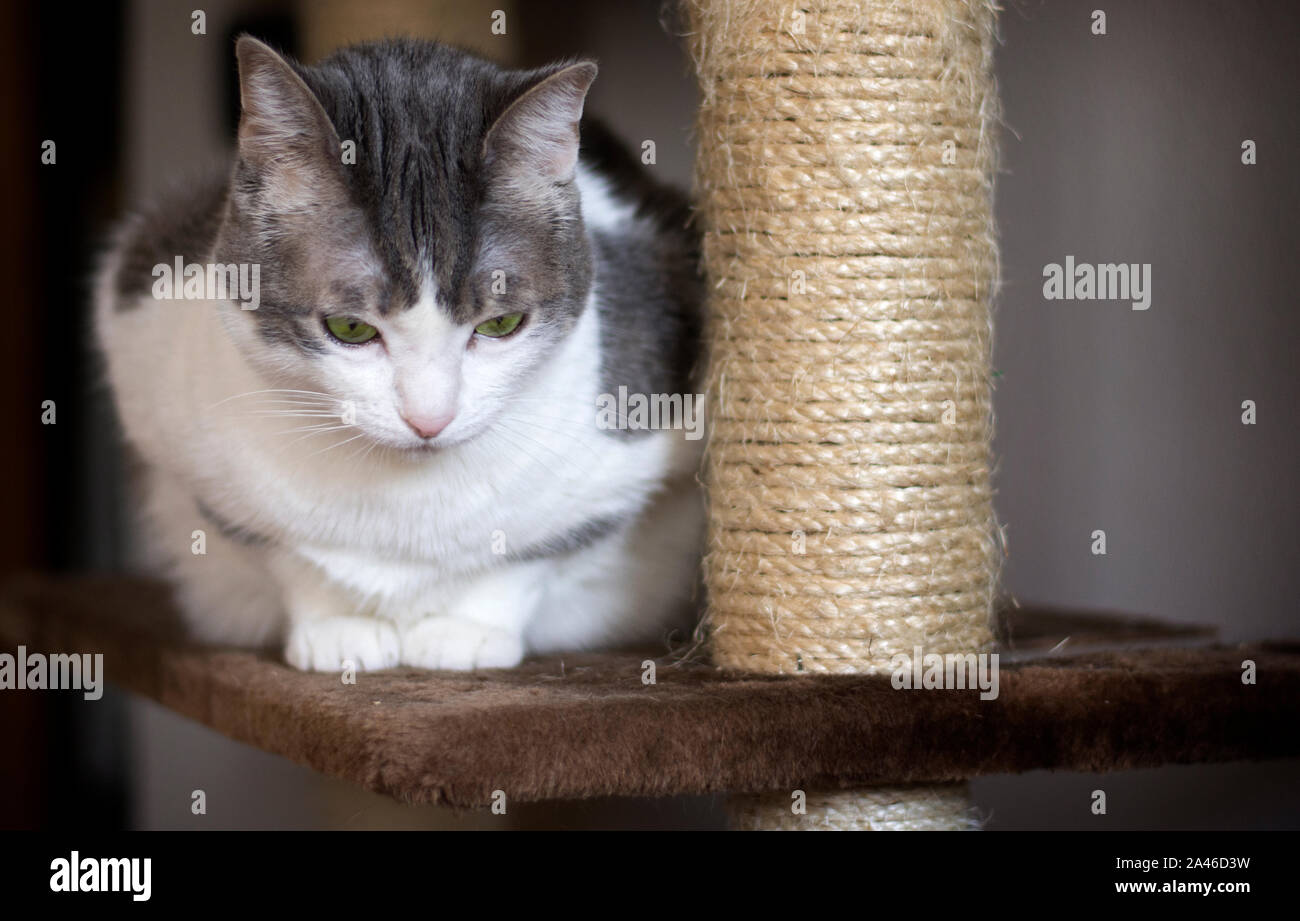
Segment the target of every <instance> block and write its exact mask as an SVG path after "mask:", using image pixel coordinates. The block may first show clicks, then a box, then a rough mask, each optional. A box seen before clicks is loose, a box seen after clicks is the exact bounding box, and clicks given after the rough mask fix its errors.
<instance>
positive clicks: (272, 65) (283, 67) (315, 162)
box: [235, 35, 340, 193]
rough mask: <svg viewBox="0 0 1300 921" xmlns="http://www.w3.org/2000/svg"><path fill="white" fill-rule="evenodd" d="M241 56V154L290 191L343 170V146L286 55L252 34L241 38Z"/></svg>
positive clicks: (238, 52)
mask: <svg viewBox="0 0 1300 921" xmlns="http://www.w3.org/2000/svg"><path fill="white" fill-rule="evenodd" d="M235 56H236V57H237V58H238V59H239V100H240V107H241V112H240V116H239V155H240V157H241V158H242V159H243V160H244V162H246V163H247V164H248V165H249V166H251V167H253V168H254V169H255V170H258V171H260V172H263V173H265V174H266V178H267V179H268V180H269V181H270V182H272V183H274V184H276V185H278V186H279V187H280V188H281V190H282V191H285V192H288V191H290V190H297V191H298V192H299V193H302V192H307V191H308V189H309V188H310V186H311V184H312V183H314V182H322V181H327V180H328V178H329V177H330V176H332V175H333V174H335V172H336V170H337V164H338V163H339V157H340V153H339V149H340V145H339V139H338V134H337V133H336V132H335V130H334V126H333V124H332V123H331V122H330V119H329V116H328V115H326V114H325V110H324V109H323V108H321V104H320V101H319V100H318V99H317V98H316V96H315V94H314V93H312V91H311V89H310V88H309V87H308V86H307V84H306V83H304V82H303V80H302V78H301V77H300V76H298V74H297V73H296V72H295V71H294V69H293V68H292V67H291V66H290V65H289V63H288V62H287V61H286V60H285V59H284V58H282V57H281V56H280V55H279V54H277V53H276V52H275V51H273V50H272V49H271V47H270V46H268V45H266V44H264V43H263V42H260V41H258V40H257V39H255V38H252V37H251V36H248V35H244V36H241V37H240V39H239V41H238V42H237V43H236V45H235ZM303 180H307V182H306V183H305V185H306V186H307V188H304V182H303ZM317 191H319V188H318V189H317Z"/></svg>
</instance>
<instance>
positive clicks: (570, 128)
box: [215, 37, 596, 449]
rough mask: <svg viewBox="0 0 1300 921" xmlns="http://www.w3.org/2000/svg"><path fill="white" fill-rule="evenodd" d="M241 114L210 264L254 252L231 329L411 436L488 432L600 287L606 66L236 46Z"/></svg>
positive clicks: (377, 436) (350, 405) (248, 348)
mask: <svg viewBox="0 0 1300 921" xmlns="http://www.w3.org/2000/svg"><path fill="white" fill-rule="evenodd" d="M237 56H238V60H239V78H240V91H241V102H242V106H243V111H242V115H241V119H240V124H239V149H238V158H237V162H236V164H235V168H234V174H233V179H232V183H231V193H230V199H229V206H228V210H227V214H226V217H225V220H224V223H223V225H222V228H221V231H220V233H219V236H218V241H217V247H216V254H215V258H216V259H217V261H219V262H223V263H243V264H256V265H259V266H260V270H259V271H260V288H261V290H260V293H259V305H258V307H257V309H255V310H232V311H229V312H228V313H227V314H226V325H227V329H228V330H229V332H230V334H231V336H232V337H233V338H234V340H235V342H236V344H237V347H238V348H240V349H241V351H242V352H243V353H244V355H245V357H246V358H247V360H248V361H249V362H250V363H251V364H253V365H254V366H255V367H257V368H258V369H259V370H261V371H262V372H263V374H264V375H266V376H267V377H268V378H269V379H270V380H272V381H274V384H273V386H275V387H280V388H284V389H296V390H301V391H313V392H317V393H325V394H329V395H331V396H332V397H334V398H336V399H337V400H338V401H339V402H340V405H342V406H345V407H347V409H348V410H349V411H350V412H351V413H352V417H351V419H349V420H348V421H350V422H353V423H354V424H355V425H356V427H357V428H359V429H360V430H361V431H362V432H363V433H364V434H365V435H367V436H369V437H370V438H371V439H373V440H375V441H378V442H380V443H382V444H386V445H390V446H395V447H400V448H412V449H418V448H422V447H428V446H433V447H440V446H447V445H452V444H456V443H459V442H463V441H465V440H466V439H468V438H471V437H473V436H474V435H476V434H478V433H480V432H482V431H483V430H484V429H486V428H488V427H489V426H490V425H491V423H492V420H493V419H494V418H495V416H496V415H497V413H499V412H500V411H501V410H502V408H503V407H504V406H506V405H507V404H508V402H509V401H510V400H512V399H514V398H517V397H518V396H519V395H520V394H521V393H526V391H527V385H528V378H529V376H530V375H531V374H533V373H534V372H535V371H536V369H537V368H538V366H539V365H540V364H541V363H542V362H544V361H545V360H546V359H547V357H548V356H549V355H550V354H551V353H552V352H553V351H554V350H555V349H556V348H557V347H558V345H559V344H560V342H561V341H562V340H563V339H564V338H565V336H566V335H567V334H568V333H569V332H570V330H572V328H573V327H574V326H575V324H576V323H577V320H578V317H579V316H580V315H581V313H582V311H583V309H584V306H585V304H586V301H587V297H588V294H589V291H590V288H591V252H590V242H589V239H588V237H587V234H586V232H585V230H584V227H583V223H582V217H581V209H580V202H579V196H578V191H577V184H576V182H575V176H574V174H575V169H576V164H577V157H578V122H579V119H580V118H581V116H582V109H583V102H584V99H585V97H586V93H587V89H588V87H589V86H590V85H591V81H592V80H593V79H594V78H595V76H596V66H595V65H594V64H592V63H591V62H587V61H580V62H576V63H568V64H559V65H555V66H552V67H547V68H542V69H540V70H534V71H505V70H502V69H501V68H498V67H496V66H495V65H493V64H491V63H489V62H487V61H484V60H482V59H479V58H476V57H474V56H472V55H469V54H467V53H465V52H461V51H458V50H456V49H453V48H449V47H446V46H442V45H437V44H434V43H430V42H418V41H389V42H379V43H373V44H365V45H358V46H355V47H351V48H347V49H344V50H342V51H339V52H337V53H336V54H334V55H333V56H332V57H330V58H328V59H326V60H325V61H323V62H322V63H321V64H319V65H318V66H316V67H303V66H300V65H297V64H295V63H292V62H290V61H288V60H286V59H285V58H283V57H281V56H280V55H279V54H277V53H276V52H274V51H273V50H271V49H270V48H269V47H267V46H266V45H264V44H262V43H261V42H259V41H256V40H255V39H252V38H248V37H244V38H241V39H240V41H239V44H238V47H237Z"/></svg>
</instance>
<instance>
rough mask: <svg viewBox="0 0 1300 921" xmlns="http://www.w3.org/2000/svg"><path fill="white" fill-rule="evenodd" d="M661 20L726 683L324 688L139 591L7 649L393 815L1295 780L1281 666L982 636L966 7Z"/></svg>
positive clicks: (428, 682)
mask: <svg viewBox="0 0 1300 921" xmlns="http://www.w3.org/2000/svg"><path fill="white" fill-rule="evenodd" d="M688 9H689V12H690V20H691V30H690V31H691V38H690V41H691V46H692V50H693V53H694V57H695V60H696V62H697V65H698V69H699V74H700V80H701V86H702V90H703V105H702V108H701V113H700V122H699V128H700V131H699V142H700V170H699V193H700V205H701V216H702V220H703V222H704V230H705V234H706V236H705V256H706V270H707V273H708V275H709V282H710V286H709V290H710V291H711V292H712V298H711V301H710V314H711V327H710V329H711V339H712V345H713V350H714V351H713V364H712V371H711V377H710V387H709V391H710V399H711V401H712V403H711V411H712V417H711V423H712V435H711V437H712V441H711V443H710V450H709V455H708V456H709V463H708V469H707V471H706V473H707V476H708V483H709V492H710V507H711V518H710V536H709V553H708V558H707V563H706V570H707V577H708V581H709V587H710V597H711V602H710V604H711V607H710V612H709V619H708V631H709V634H710V643H711V646H712V649H711V655H712V658H713V660H714V662H715V663H716V666H719V667H715V665H713V664H710V663H709V662H707V661H702V660H698V659H697V660H692V661H687V662H679V661H674V660H671V659H668V658H663V657H660V658H657V659H656V655H657V654H659V653H660V652H661V651H660V650H654V651H647V652H636V651H634V652H606V653H592V654H578V655H565V656H563V657H560V656H555V657H545V658H537V659H532V660H530V661H528V662H526V663H525V664H524V665H522V666H520V667H519V668H516V669H505V670H492V671H485V672H480V673H472V674H461V673H430V672H421V671H417V670H413V669H394V670H390V671H386V672H378V673H363V674H362V675H359V676H358V678H357V681H356V683H355V684H347V683H343V682H341V681H340V679H339V677H338V676H336V675H327V674H309V673H302V672H297V671H294V670H293V669H290V668H288V667H287V666H286V665H284V663H283V662H282V661H281V659H280V656H279V654H278V652H277V651H276V650H266V651H261V652H257V651H246V650H220V649H217V650H214V649H208V648H201V647H197V646H194V645H192V644H190V643H189V642H187V641H186V640H185V639H184V638H183V637H182V635H181V633H180V628H179V621H178V618H177V616H176V612H175V609H174V607H173V603H172V599H171V596H170V593H169V591H168V590H167V589H166V588H165V587H163V586H161V585H158V584H155V583H151V582H145V581H140V580H133V579H126V578H122V577H84V576H83V577H71V578H60V577H52V576H48V575H44V576H43V575H31V576H27V577H22V578H14V579H10V580H8V581H7V582H6V583H4V585H3V586H0V650H3V649H6V648H9V649H12V648H13V647H14V646H17V645H20V644H21V645H24V646H26V647H27V648H28V649H29V650H31V651H46V652H59V651H85V650H93V651H95V652H98V653H101V654H102V655H103V656H104V663H105V670H106V672H107V677H108V680H110V681H111V682H113V683H114V684H115V685H117V686H118V687H121V688H124V689H127V690H130V691H134V692H136V693H139V694H143V695H145V696H147V697H150V698H152V699H154V700H156V701H158V702H160V703H162V704H163V705H165V706H167V707H170V708H172V709H173V710H175V711H177V712H179V713H181V714H183V715H186V716H188V717H190V718H192V719H194V720H197V721H199V722H201V723H203V724H205V725H207V726H210V727H212V728H213V729H216V730H217V731H219V732H222V733H225V734H226V735H228V736H230V737H232V738H234V739H237V740H239V741H242V742H246V743H248V744H251V745H254V746H257V747H259V748H262V749H264V750H266V751H269V752H273V753H276V754H280V755H283V756H285V757H287V758H290V759H292V760H294V761H296V762H298V763H300V764H305V765H307V766H309V767H312V768H315V769H317V770H319V771H322V772H325V773H327V774H331V775H333V776H336V777H340V778H344V779H347V780H349V781H352V782H354V783H356V784H358V785H360V786H363V787H365V788H367V789H370V790H374V791H378V792H381V793H386V794H389V795H391V796H394V797H397V798H399V799H401V800H403V801H405V802H411V803H440V804H444V805H452V806H464V807H484V806H488V805H493V804H496V803H498V802H499V801H501V798H502V797H504V800H505V801H507V802H509V803H518V802H527V801H537V800H553V799H570V798H583V797H596V796H670V795H679V794H704V793H729V794H740V795H741V796H738V797H737V798H736V799H735V801H734V802H735V810H734V815H735V819H736V823H737V824H738V825H739V826H741V827H750V828H791V829H795V828H809V829H811V828H958V827H962V828H965V827H971V826H972V825H973V824H975V823H974V818H973V816H972V814H971V810H970V808H969V804H968V801H967V799H966V796H965V792H964V788H963V782H964V781H965V780H966V779H968V778H971V777H976V776H979V775H982V774H992V773H1008V772H1018V771H1026V770H1034V769H1054V770H1079V771H1089V772H1099V771H1107V770H1116V769H1124V768H1134V767H1143V766H1155V765H1159V764H1165V763H1170V762H1179V763H1186V762H1193V761H1223V760H1236V759H1242V758H1271V757H1293V756H1296V755H1300V735H1297V734H1296V733H1292V732H1279V731H1277V729H1278V727H1280V726H1283V727H1284V726H1289V725H1292V724H1294V722H1295V720H1296V719H1297V717H1300V652H1298V651H1297V649H1296V647H1295V646H1294V644H1256V645H1253V646H1233V647H1225V646H1213V645H1208V644H1207V643H1206V636H1205V635H1204V632H1203V631H1198V630H1194V629H1187V628H1177V627H1168V626H1164V625H1160V624H1156V623H1152V622H1149V621H1139V620H1134V619H1128V618H1116V617H1100V616H1095V615H1092V616H1088V617H1082V616H1078V615H1071V614H1067V613H1061V612H1053V611H1050V610H1042V609H1037V610H1027V609H1019V610H1014V611H1005V610H1004V611H1000V612H999V614H998V617H997V619H996V621H994V619H993V616H992V615H993V599H994V591H995V586H996V561H997V558H998V553H997V543H996V541H995V539H994V538H995V534H996V531H995V528H994V521H993V518H992V512H991V507H990V489H989V440H988V438H989V428H988V426H989V399H990V396H989V392H990V387H989V365H988V361H989V305H990V298H991V294H992V289H993V285H994V281H995V279H996V269H995V264H996V251H995V247H994V244H993V239H992V231H991V227H992V224H991V218H990V207H989V202H990V188H991V183H992V177H993V163H994V159H993V147H992V143H991V138H992V136H993V134H994V131H993V127H994V124H995V120H996V97H995V94H994V92H993V90H992V83H991V80H990V68H989V65H990V55H991V50H992V42H993V29H994V13H993V8H992V6H991V5H990V4H989V3H985V2H982V0H970V2H963V0H901V2H896V0H889V2H885V0H877V2H865V3H859V2H851V0H800V2H798V3H784V2H781V0H691V2H689V4H688ZM995 635H996V636H997V637H998V639H999V641H1000V643H1001V645H1000V646H999V647H998V650H999V652H1000V653H1001V654H1002V655H1003V660H1002V664H1003V668H1002V672H1001V679H1000V689H999V691H1000V692H999V695H998V696H997V697H996V698H995V699H992V700H982V699H981V698H980V696H979V694H978V693H976V692H973V691H951V690H948V691H944V690H933V691H921V692H909V691H900V690H897V689H895V688H894V687H893V685H892V683H891V678H890V674H889V672H890V669H891V664H892V657H893V656H894V655H895V654H898V653H902V654H910V653H912V652H913V649H914V648H915V647H921V648H922V649H923V650H924V651H925V652H930V653H965V652H971V653H978V652H982V651H986V650H987V649H989V648H990V645H991V642H992V639H993V637H994V636H995ZM1196 643H1199V644H1200V645H1191V644H1196ZM1247 660H1249V661H1250V662H1252V663H1254V667H1255V671H1256V674H1257V675H1258V681H1257V682H1256V683H1254V684H1250V683H1246V682H1243V681H1242V666H1243V662H1245V661H1247ZM651 662H653V666H654V667H653V668H651V667H650V663H651ZM796 791H803V794H804V798H805V799H806V811H805V812H803V813H799V812H796V811H794V810H792V808H791V806H792V803H793V802H794V795H795V792H796ZM1086 813H1087V804H1082V803H1081V804H1080V814H1081V816H1083V815H1086Z"/></svg>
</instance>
